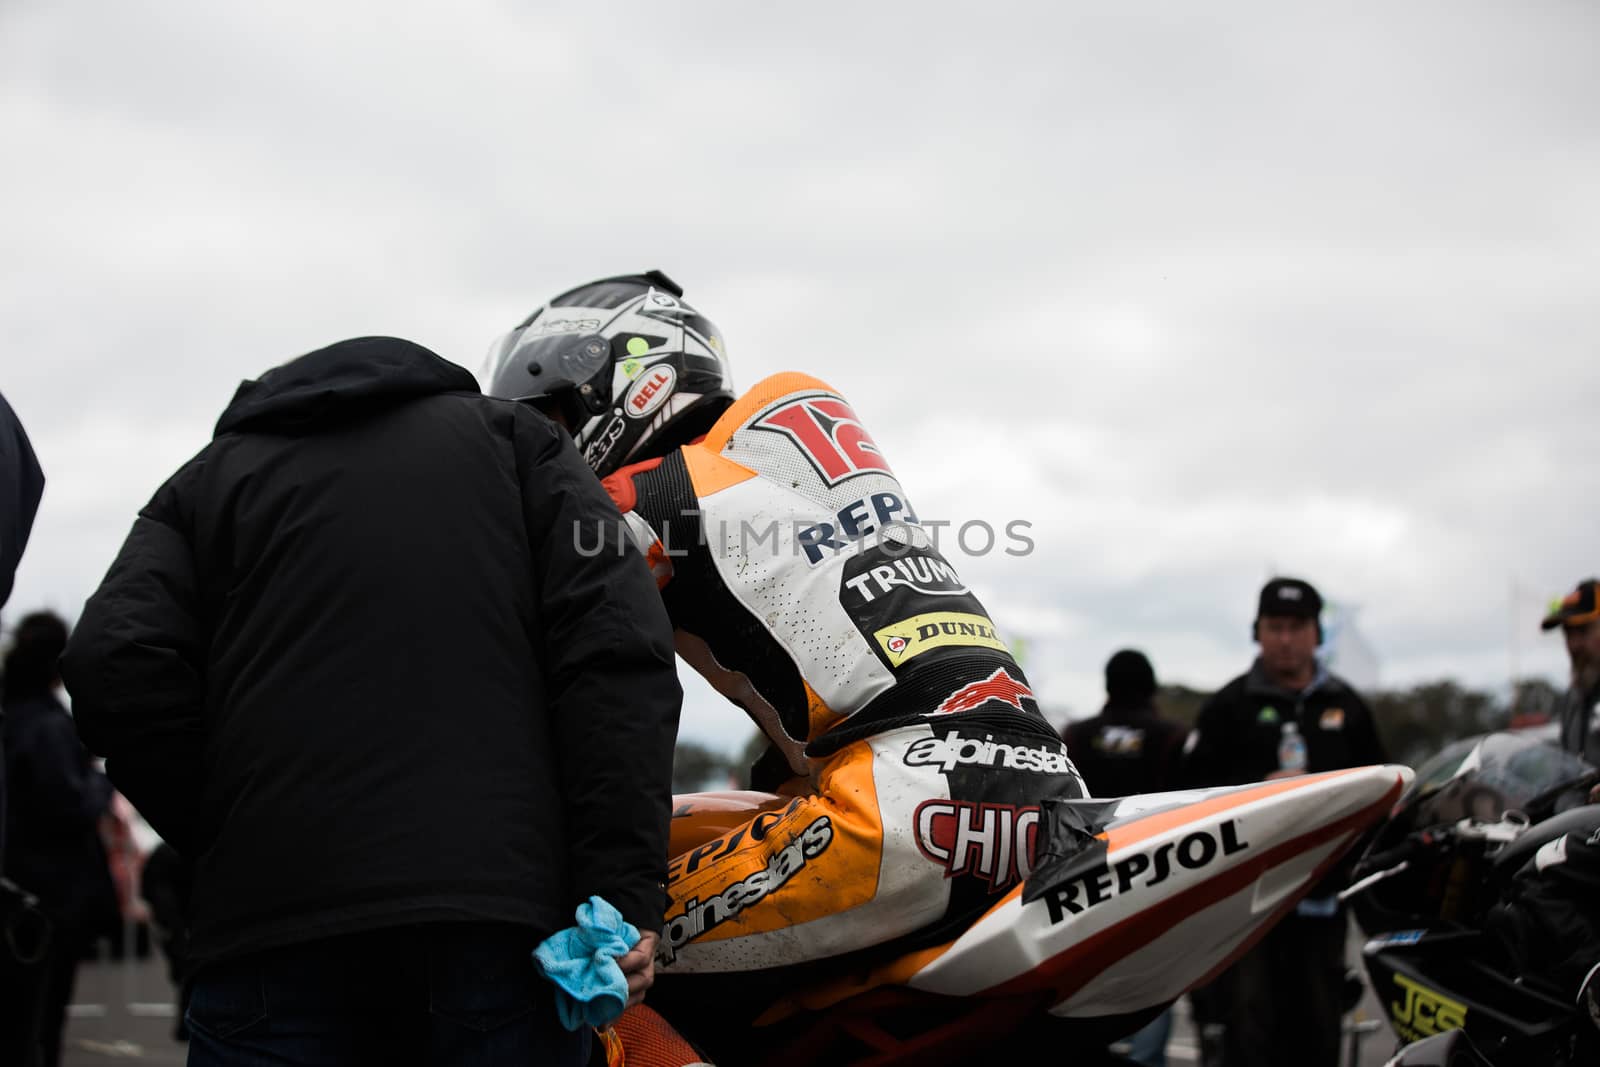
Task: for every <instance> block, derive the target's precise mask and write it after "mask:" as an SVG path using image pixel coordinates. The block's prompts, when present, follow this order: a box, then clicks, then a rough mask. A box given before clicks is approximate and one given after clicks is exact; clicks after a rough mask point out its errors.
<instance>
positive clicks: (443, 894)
mask: <svg viewBox="0 0 1600 1067" xmlns="http://www.w3.org/2000/svg"><path fill="white" fill-rule="evenodd" d="M579 528H582V529H583V530H584V532H585V533H584V536H585V542H584V544H583V546H582V548H583V551H579V545H578V543H577V541H576V538H575V536H574V532H575V530H577V529H579ZM596 529H601V530H605V531H607V532H608V533H607V536H610V537H613V538H617V537H620V533H619V532H618V531H617V527H616V512H615V508H613V507H612V505H611V503H610V501H609V500H608V499H607V497H606V495H605V493H604V491H603V490H602V489H601V488H600V486H599V484H598V482H597V481H596V480H595V478H594V475H593V474H592V473H591V472H590V471H589V469H588V467H586V466H585V465H584V463H583V461H582V460H581V459H580V458H579V456H578V453H577V451H576V450H575V448H574V447H573V445H572V442H571V441H570V440H569V439H568V438H567V436H566V435H565V434H564V433H562V432H561V431H560V430H559V429H558V428H557V427H556V426H555V425H554V424H553V423H551V422H549V421H548V420H546V419H545V418H544V417H543V416H541V415H539V414H538V413H537V412H535V411H533V410H531V409H530V408H529V407H527V406H526V405H520V404H514V403H509V402H504V401H498V400H492V399H489V398H486V397H484V396H482V395H481V394H480V393H479V391H478V389H477V383H476V381H475V380H474V378H473V377H472V375H471V374H470V373H468V372H467V371H466V370H464V369H462V368H461V367H458V366H456V365H454V364H452V363H448V362H446V361H444V360H443V359H440V358H439V357H438V356H436V355H434V354H433V353H431V352H429V351H427V350H426V349H423V348H421V347H419V346H417V345H414V344H411V343H410V342H407V341H401V340H397V339H394V338H381V337H380V338H361V339H357V340H351V341H345V342H342V343H339V344H336V345H333V346H331V347H329V348H325V349H322V350H320V351H317V352H313V353H310V354H309V355H306V356H302V357H300V358H299V359H296V360H294V361H292V362H290V363H288V364H285V365H284V366H281V367H278V368H275V369H273V370H271V371H268V372H267V373H266V374H264V375H262V376H261V378H260V379H259V380H257V381H247V382H245V383H243V384H242V385H241V386H240V387H239V390H238V392H237V393H236V394H235V395H234V398H233V401H232V403H231V404H230V405H229V406H228V408H227V410H226V411H224V412H223V414H222V417H221V419H220V420H219V421H218V423H217V429H216V435H215V437H214V439H213V440H212V442H211V443H210V444H209V445H208V446H207V447H206V448H204V449H203V450H202V451H201V452H200V453H199V455H197V456H196V457H195V458H194V459H193V460H191V461H190V462H189V463H187V464H186V465H184V466H183V467H182V468H181V469H180V470H179V471H178V472H177V473H176V474H175V475H173V477H172V478H171V479H169V480H168V481H167V483H166V484H165V485H163V486H162V487H161V488H160V489H159V490H158V491H157V492H156V494H155V496H154V498H153V499H152V500H151V501H150V503H149V504H148V505H146V507H145V508H144V510H143V511H141V512H140V515H139V518H138V520H137V521H136V522H135V523H134V526H133V529H132V532H131V533H130V534H129V536H128V539H127V542H126V543H125V544H124V545H123V548H122V551H121V553H120V555H119V556H118V557H117V559H116V561H115V562H114V563H113V564H112V566H111V569H110V571H109V573H108V574H107V575H106V577H105V580H104V582H103V583H102V584H101V586H100V588H99V589H98V590H97V591H96V592H95V593H94V595H93V596H92V597H91V598H90V599H89V602H88V604H87V605H86V606H85V608H84V612H83V615H82V617H81V619H80V621H79V624H78V626H77V628H76V630H75V631H74V634H73V638H72V641H71V643H70V645H69V647H68V649H67V653H66V656H65V659H64V663H63V667H64V671H63V673H64V676H65V678H66V682H67V686H68V689H69V691H70V692H71V693H72V696H73V701H74V710H75V713H76V717H77V722H78V727H79V730H80V733H81V734H82V736H83V738H84V740H85V741H86V742H87V744H88V745H89V747H90V749H91V750H93V751H94V752H96V753H99V754H101V755H104V756H105V757H106V768H107V771H108V773H109V774H110V777H111V780H112V782H113V783H114V784H115V785H116V787H117V788H118V789H119V790H121V791H122V792H123V794H124V795H126V796H127V798H128V799H129V800H130V801H131V802H132V803H133V804H134V806H135V807H136V808H138V809H139V810H140V811H141V812H142V813H143V814H144V815H145V817H146V818H147V819H148V820H149V822H150V824H151V825H152V826H153V827H154V828H155V830H156V831H157V832H158V833H160V834H161V836H162V837H163V838H164V839H165V840H167V841H168V842H170V843H171V844H172V845H173V846H174V847H176V848H177V849H178V850H179V852H181V853H183V854H184V855H185V856H187V857H189V858H191V859H192V860H193V861H194V862H195V871H194V883H193V898H192V901H191V908H192V911H191V916H190V921H191V925H190V930H189V934H190V942H189V950H190V952H191V958H192V960H193V961H194V962H195V963H196V965H197V966H198V971H197V973H196V974H195V977H194V986H193V989H192V992H191V1000H190V1006H189V1025H190V1053H189V1055H190V1060H189V1062H190V1063H191V1064H210V1063H223V1062H236V1061H237V1060H238V1059H239V1058H241V1057H255V1056H264V1057H281V1058H283V1059H285V1060H288V1061H295V1062H298V1061H300V1060H313V1059H314V1060H317V1061H319V1062H321V1061H329V1062H334V1061H337V1062H356V1061H359V1062H402V1061H405V1062H415V1061H416V1060H418V1059H423V1060H426V1061H427V1062H431V1063H436V1064H443V1063H450V1064H457V1063H461V1064H465V1063H472V1064H477V1063H500V1062H506V1063H509V1062H541V1063H561V1064H577V1063H581V1062H582V1061H583V1059H584V1057H585V1056H586V1055H587V1045H588V1038H589V1035H588V1033H587V1032H586V1031H583V1030H580V1031H579V1032H577V1033H567V1032H566V1031H564V1030H563V1029H562V1028H561V1026H560V1025H559V1022H558V1015H557V1011H556V1007H555V1001H554V988H553V987H551V986H547V985H543V984H542V983H541V981H540V980H539V978H538V976H537V974H536V972H535V971H534V964H533V961H532V960H531V959H530V951H531V950H532V949H533V947H534V946H535V945H536V944H537V943H539V942H540V941H541V940H542V939H543V938H545V937H547V936H549V935H551V934H553V933H555V932H557V931H559V930H561V929H563V928H565V927H568V926H571V925H572V922H573V918H574V911H575V909H576V908H577V906H578V905H579V904H581V903H584V902H585V901H587V900H588V898H589V897H590V896H591V895H594V896H599V897H602V898H604V899H605V900H606V901H609V902H610V903H611V904H612V905H614V906H615V907H616V908H617V909H618V910H619V911H620V912H621V915H622V917H623V918H624V919H625V920H626V921H627V922H629V923H632V924H633V925H634V926H636V927H638V928H639V929H640V930H641V931H656V930H659V929H660V927H661V922H662V912H663V908H664V906H665V902H666V894H665V888H664V887H665V881H666V848H667V824H668V819H669V809H670V801H671V793H670V790H671V784H670V783H671V766H672V750H673V743H674V740H675V736H676V730H677V718H678V710H679V703H680V700H681V696H682V691H681V690H680V688H679V686H678V680H677V674H676V670H675V665H674V660H673V651H672V633H671V627H670V625H669V623H668V622H667V618H666V615H665V613H664V611H663V609H662V608H661V602H660V597H659V596H658V595H657V594H656V591H655V586H654V583H653V582H652V580H651V578H650V576H649V573H648V571H647V570H646V568H645V566H644V564H643V562H642V561H641V560H640V559H639V557H638V556H637V555H636V554H634V553H632V552H624V551H622V550H621V548H622V546H621V545H620V543H616V544H611V545H609V546H604V547H606V548H607V549H608V550H603V551H594V545H593V538H594V531H595V530H596ZM653 949H654V938H653V936H652V935H651V934H650V933H645V934H644V935H643V936H642V937H641V939H640V940H639V942H638V944H637V945H636V946H635V948H634V949H633V950H632V951H630V952H628V953H627V954H626V955H624V956H623V957H621V958H620V959H619V963H620V964H621V965H622V967H623V970H624V973H625V974H627V975H629V976H630V990H632V991H634V992H636V993H637V995H638V997H639V998H642V995H643V987H644V986H646V985H648V984H649V980H650V977H651V972H650V966H649V962H648V961H649V958H650V954H651V952H652V951H653ZM252 1062H254V1060H253V1059H252Z"/></svg>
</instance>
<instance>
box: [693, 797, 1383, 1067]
mask: <svg viewBox="0 0 1600 1067" xmlns="http://www.w3.org/2000/svg"><path fill="white" fill-rule="evenodd" d="M1410 774H1411V772H1410V769H1409V768H1406V767H1402V766H1397V765H1383V766H1373V767H1362V768H1355V769H1352V770H1345V771H1334V772H1329V773H1326V774H1313V775H1302V776H1297V777H1293V778H1285V779H1280V780H1276V781H1272V782H1262V783H1255V784H1251V785H1243V786H1228V787H1219V788H1212V789H1197V790H1184V791H1175V792H1168V793H1156V794H1145V795H1140V796H1133V797H1120V798H1103V799H1093V800H1056V801H1047V802H1046V805H1045V816H1046V818H1045V822H1044V829H1043V831H1042V840H1041V844H1040V849H1039V857H1038V862H1037V864H1036V867H1035V870H1034V872H1033V874H1032V876H1030V878H1029V880H1028V882H1027V883H1026V884H1025V885H1022V886H1017V887H1014V888H1013V889H1012V890H1011V891H1010V892H1008V893H1006V894H1005V895H1004V896H1002V897H1001V898H999V899H998V900H997V901H996V902H995V903H994V904H993V905H992V906H990V907H989V908H988V909H987V910H986V911H984V912H983V913H982V914H981V915H980V916H978V917H977V919H976V920H975V921H974V922H972V923H971V924H970V925H969V926H968V927H967V928H966V929H965V931H964V932H963V933H961V934H960V935H959V936H958V937H955V938H953V939H951V940H948V941H946V942H944V943H942V944H938V945H933V946H928V947H922V948H917V949H915V950H913V951H909V952H902V953H897V954H894V955H891V956H889V957H888V958H882V957H878V958H874V957H873V956H872V954H867V955H866V956H864V957H863V956H856V957H852V958H851V960H849V961H848V964H847V965H845V966H841V967H840V968H839V970H838V972H837V973H829V972H828V971H827V969H826V968H823V969H821V970H820V971H819V970H817V969H812V970H811V971H808V973H807V976H806V978H805V980H804V981H803V982H802V983H800V985H799V987H798V988H794V989H792V991H790V992H788V993H786V994H785V995H783V996H781V997H780V998H779V999H777V1000H776V1001H774V1002H773V1003H772V1004H771V1005H770V1006H769V1007H768V1008H767V1010H766V1011H765V1012H764V1013H762V1014H761V1015H760V1017H759V1019H758V1020H757V1025H756V1027H755V1029H756V1030H763V1029H766V1030H768V1032H769V1033H771V1034H774V1035H776V1034H778V1033H782V1034H783V1040H782V1041H781V1042H774V1043H772V1044H769V1045H768V1046H767V1047H769V1048H774V1047H776V1046H777V1045H780V1044H781V1046H782V1047H783V1048H784V1049H786V1050H791V1051H792V1053H793V1055H796V1056H799V1058H795V1059H792V1060H785V1059H782V1058H781V1057H779V1058H777V1059H767V1060H764V1061H763V1062H767V1063H774V1064H776V1063H780V1062H782V1063H787V1062H794V1063H802V1062H863V1063H869V1062H870V1063H884V1064H889V1063H910V1062H918V1063H926V1062H937V1061H939V1060H938V1057H939V1056H945V1057H947V1059H945V1060H943V1062H959V1061H960V1058H959V1057H955V1059H949V1058H948V1057H951V1056H953V1055H954V1053H955V1050H956V1049H957V1048H959V1047H963V1046H964V1045H967V1044H970V1045H971V1047H972V1049H973V1050H974V1054H976V1053H981V1052H982V1051H984V1050H990V1051H992V1050H993V1049H994V1048H995V1047H998V1046H997V1045H996V1042H1007V1043H1011V1042H1015V1041H1017V1040H1019V1039H1021V1038H1022V1037H1024V1036H1026V1035H1028V1034H1029V1033H1035V1032H1036V1033H1038V1034H1040V1036H1042V1037H1044V1039H1045V1040H1052V1039H1053V1037H1052V1035H1055V1034H1065V1033H1068V1032H1070V1033H1071V1034H1072V1035H1073V1036H1075V1037H1082V1039H1083V1040H1082V1043H1081V1047H1092V1045H1093V1044H1094V1043H1096V1042H1099V1043H1101V1044H1104V1043H1105V1042H1108V1041H1110V1040H1114V1039H1115V1038H1116V1037H1118V1036H1121V1035H1122V1034H1125V1033H1127V1032H1130V1031H1131V1030H1133V1029H1136V1028H1137V1027H1138V1026H1139V1025H1140V1024H1141V1023H1142V1022H1143V1021H1144V1020H1146V1019H1148V1018H1150V1017H1151V1016H1153V1015H1154V1014H1155V1013H1157V1012H1159V1011H1160V1010H1162V1009H1163V1008H1164V1007H1166V1006H1167V1005H1169V1004H1171V1003H1172V1002H1173V1001H1174V1000H1176V999H1177V997H1179V996H1181V995H1182V994H1183V993H1184V992H1186V991H1188V990H1189V989H1192V988H1194V987H1195V986H1196V985H1199V984H1201V983H1202V982H1205V981H1208V980H1209V979H1210V978H1212V977H1214V976H1215V975H1216V974H1218V973H1220V972H1221V971H1222V970H1223V969H1224V968H1225V967H1226V966H1227V965H1228V964H1229V963H1231V962H1232V961H1233V960H1234V959H1236V958H1237V957H1238V956H1239V955H1241V954H1242V953H1243V952H1244V951H1245V950H1246V949H1248V948H1249V947H1250V945H1252V944H1254V943H1255V941H1257V940H1258V939H1259V938H1260V937H1261V936H1263V935H1264V934H1265V933H1266V931H1267V930H1268V929H1269V928H1270V927H1271V925H1272V924H1273V923H1274V922H1276V921H1277V919H1278V918H1280V917H1281V916H1282V915H1284V914H1285V913H1287V912H1288V911H1289V910H1291V909H1292V908H1293V907H1294V906H1295V904H1296V903H1297V902H1298V901H1299V900H1300V899H1301V898H1303V897H1304V896H1305V894H1306V893H1307V892H1309V891H1310V890H1311V888H1312V887H1313V886H1315V885H1316V884H1317V882H1318V880H1319V879H1321V878H1322V877H1323V875H1324V874H1326V873H1327V872H1328V871H1329V870H1330V869H1331V868H1332V866H1333V865H1334V864H1335V863H1336V862H1337V861H1338V860H1339V859H1340V858H1341V857H1342V856H1343V855H1344V854H1345V853H1346V852H1347V851H1348V849H1349V847H1350V846H1351V845H1352V844H1353V843H1354V842H1355V841H1356V840H1357V838H1358V836H1359V835H1360V834H1361V833H1362V832H1363V831H1364V830H1366V829H1367V828H1368V827H1370V826H1371V825H1373V824H1374V823H1375V822H1377V821H1378V820H1379V819H1381V818H1382V817H1383V815H1384V814H1386V813H1387V811H1388V809H1389V807H1390V805H1392V804H1393V803H1394V801H1395V800H1396V799H1397V798H1398V796H1399V795H1400V792H1401V790H1402V789H1403V788H1404V787H1405V785H1406V784H1407V782H1408V781H1409V780H1410ZM789 799H790V798H789V797H786V796H780V795H776V794H765V793H755V792H750V791H743V792H735V793H702V794H690V795H685V796H680V797H677V798H675V801H676V803H675V808H674V816H675V817H674V820H673V840H672V844H673V851H674V854H675V855H676V854H681V853H683V852H686V851H688V850H690V849H693V848H696V847H701V846H703V845H705V844H707V843H708V842H710V841H712V840H715V839H716V838H717V837H719V836H720V835H722V834H725V833H727V832H729V831H730V830H732V829H733V828H734V827H736V826H738V825H741V824H742V823H743V822H744V821H746V820H748V819H750V818H752V817H754V816H755V815H756V814H758V813H759V812H761V811H764V810H777V809H779V808H781V807H782V806H783V805H784V804H786V803H787V802H788V801H789ZM730 977H734V976H730ZM841 1043H842V1044H841ZM846 1044H853V1046H854V1052H847V1051H845V1049H844V1047H843V1046H844V1045H846ZM1058 1047H1060V1046H1059V1045H1058ZM1073 1047H1074V1048H1076V1047H1080V1043H1079V1042H1078V1041H1074V1043H1073ZM808 1057H809V1058H808Z"/></svg>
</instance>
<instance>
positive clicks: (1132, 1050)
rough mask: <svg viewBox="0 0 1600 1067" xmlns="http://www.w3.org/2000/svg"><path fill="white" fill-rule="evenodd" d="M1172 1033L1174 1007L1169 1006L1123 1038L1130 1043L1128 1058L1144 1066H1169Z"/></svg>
mask: <svg viewBox="0 0 1600 1067" xmlns="http://www.w3.org/2000/svg"><path fill="white" fill-rule="evenodd" d="M1171 1034H1172V1009H1171V1008H1168V1009H1167V1010H1166V1011H1164V1012H1162V1013H1161V1014H1160V1015H1157V1016H1156V1017H1155V1018H1154V1019H1151V1020H1150V1021H1149V1022H1147V1023H1145V1024H1144V1026H1143V1027H1141V1028H1140V1029H1138V1030H1135V1031H1134V1032H1133V1033H1132V1034H1129V1035H1128V1036H1127V1037H1125V1038H1123V1040H1124V1041H1125V1042H1127V1044H1128V1059H1130V1060H1132V1061H1133V1062H1134V1063H1138V1064H1142V1065H1144V1067H1167V1038H1168V1037H1169V1036H1170V1035H1171Z"/></svg>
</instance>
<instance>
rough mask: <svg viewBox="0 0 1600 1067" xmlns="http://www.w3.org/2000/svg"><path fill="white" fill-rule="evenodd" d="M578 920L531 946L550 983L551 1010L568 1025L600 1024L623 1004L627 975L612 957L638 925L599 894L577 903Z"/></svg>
mask: <svg viewBox="0 0 1600 1067" xmlns="http://www.w3.org/2000/svg"><path fill="white" fill-rule="evenodd" d="M577 919H578V925H577V926H569V927H567V928H566V929H565V930H562V931H561V932H560V933H556V934H551V935H550V936H549V937H547V938H545V939H544V940H543V941H542V942H540V944H539V947H538V948H536V949H534V950H533V958H534V961H535V962H536V963H538V964H539V969H540V970H541V971H543V972H544V976H545V977H546V978H548V979H550V981H552V982H554V983H555V987H556V1014H557V1015H558V1016H559V1017H560V1019H561V1025H562V1026H565V1027H566V1028H567V1029H568V1030H581V1029H583V1028H584V1027H586V1026H593V1027H601V1028H603V1027H605V1026H606V1024H608V1023H610V1022H611V1021H612V1020H613V1019H615V1018H616V1017H617V1016H619V1015H621V1014H622V1009H623V1007H624V1006H625V1005H626V1004H627V1003H628V980H627V979H626V978H624V977H623V976H622V968H621V967H618V966H617V957H618V956H621V955H623V954H624V953H626V952H627V951H628V950H629V949H630V948H632V947H633V946H634V945H636V944H638V943H639V929H638V927H636V926H634V925H633V924H632V923H630V922H629V921H628V920H626V919H624V918H623V917H622V913H621V912H620V911H618V910H617V909H616V908H614V907H612V906H611V905H610V904H609V903H607V901H606V900H605V899H604V898H603V897H590V898H589V902H588V903H587V904H579V905H578V913H577Z"/></svg>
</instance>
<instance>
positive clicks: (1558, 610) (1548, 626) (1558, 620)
mask: <svg viewBox="0 0 1600 1067" xmlns="http://www.w3.org/2000/svg"><path fill="white" fill-rule="evenodd" d="M1597 585H1600V578H1585V579H1584V580H1583V581H1581V582H1579V583H1578V588H1576V589H1574V590H1573V591H1572V592H1570V593H1568V594H1567V595H1566V596H1564V597H1562V598H1561V599H1560V600H1557V601H1554V602H1553V603H1551V605H1550V610H1549V612H1548V613H1547V614H1546V615H1545V617H1544V621H1543V622H1541V623H1540V624H1539V629H1541V630H1554V629H1555V628H1556V627H1557V626H1576V625H1580V624H1582V623H1586V622H1593V621H1594V620H1596V619H1600V598H1597V596H1596V586H1597Z"/></svg>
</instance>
